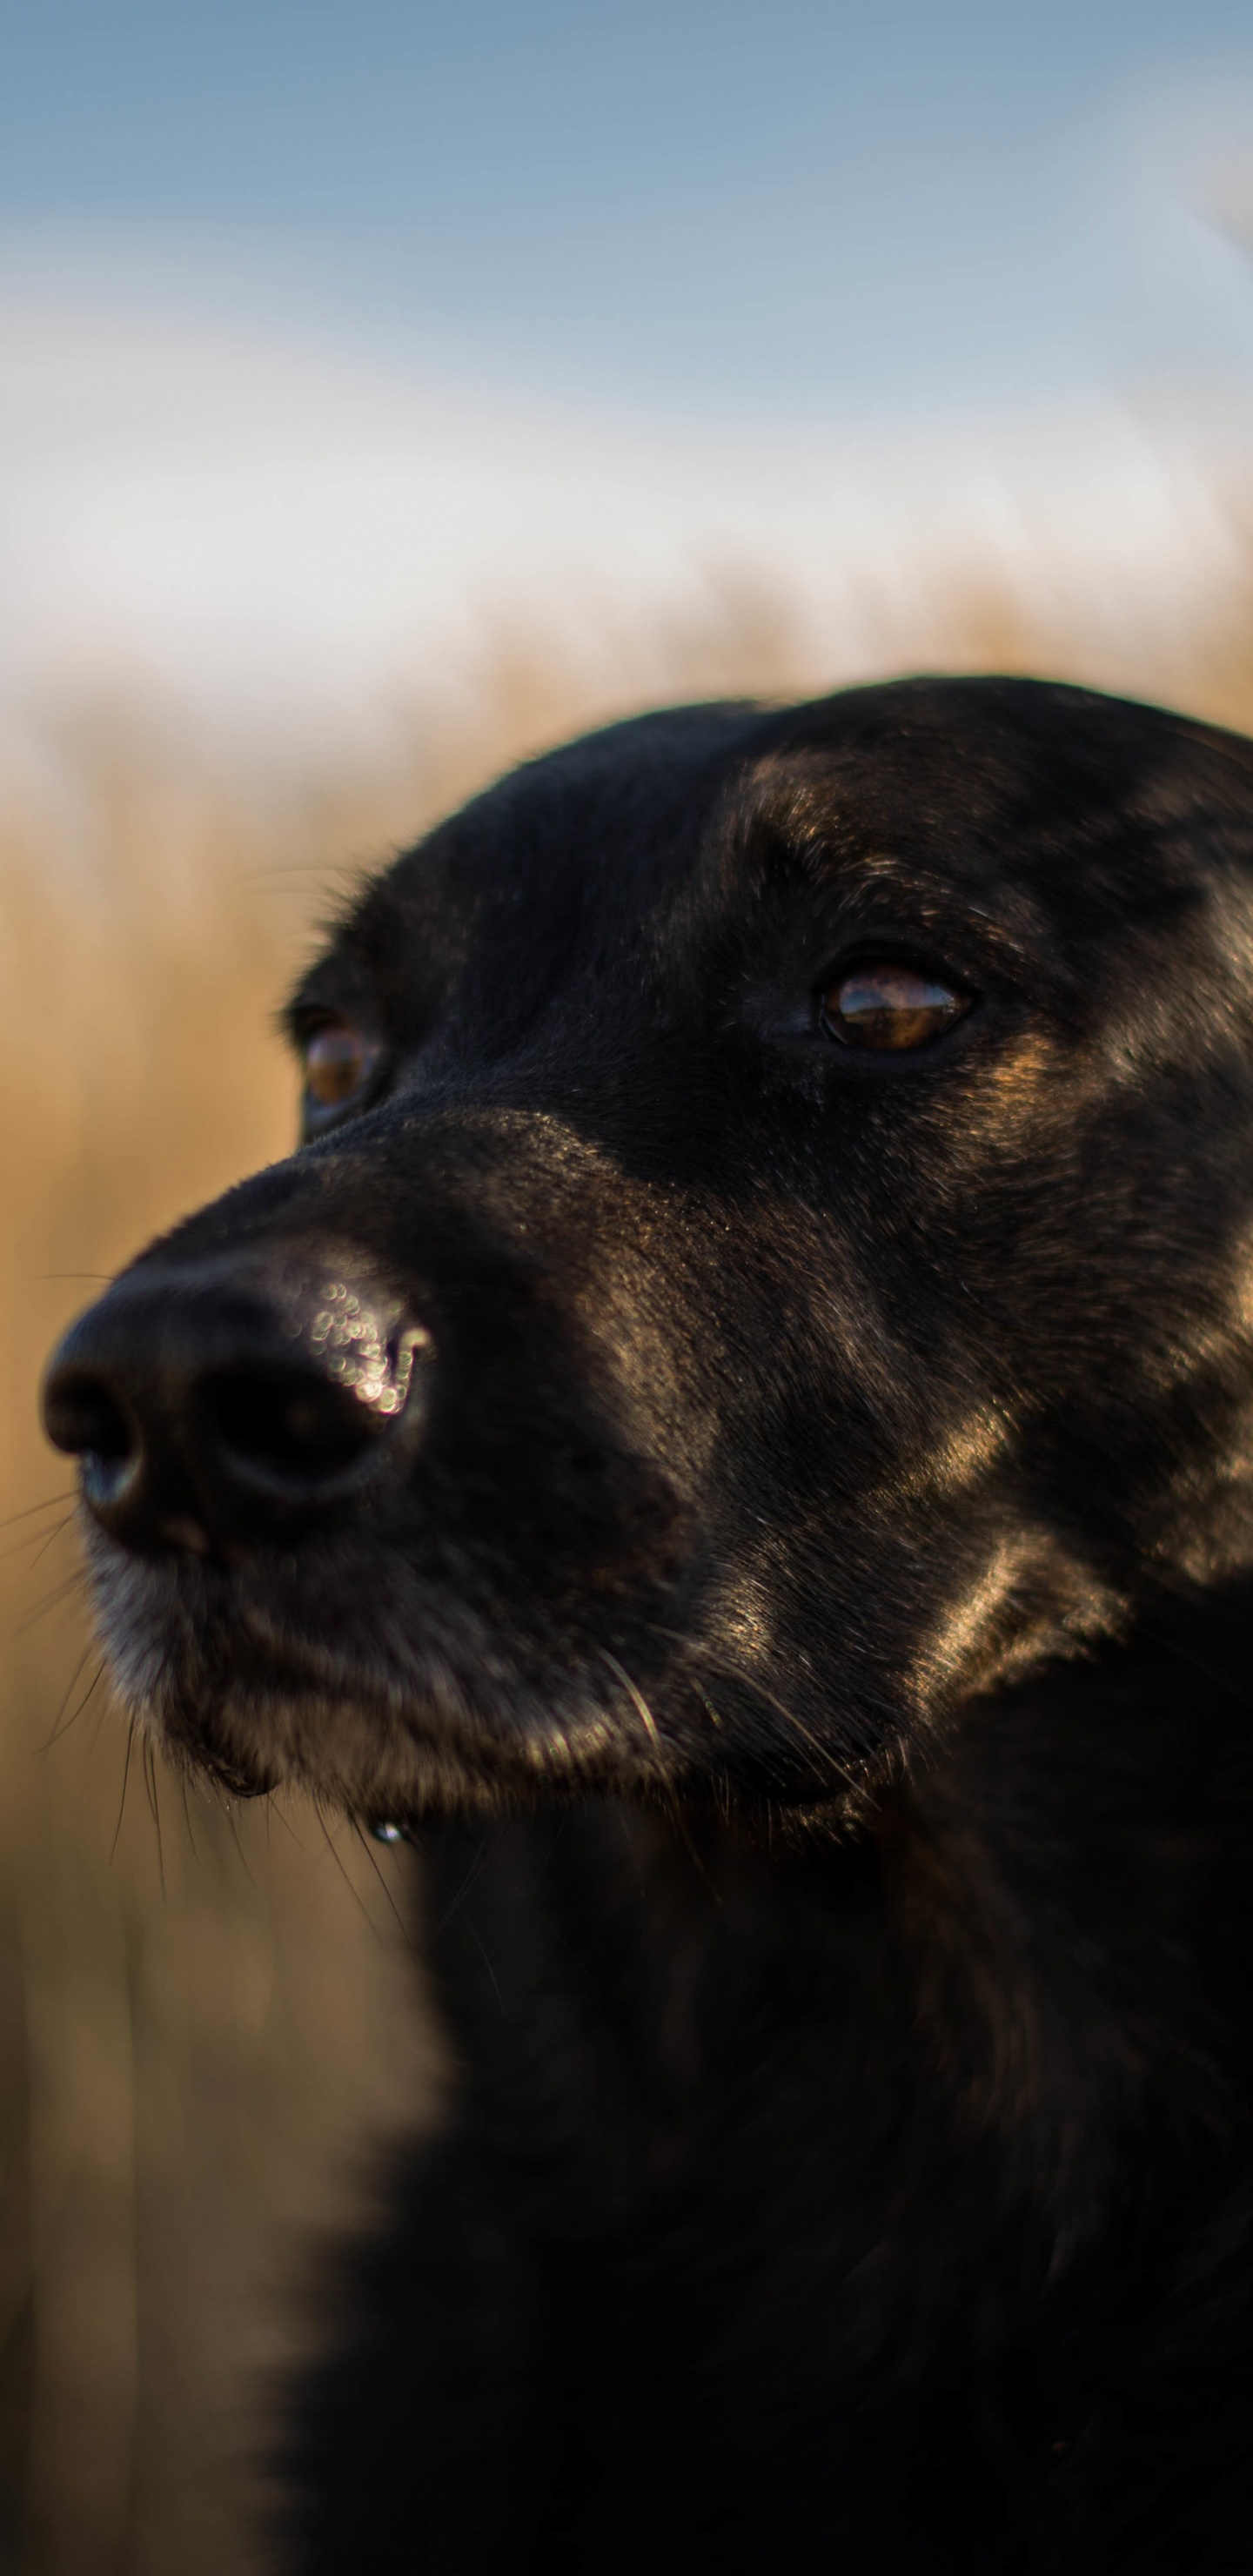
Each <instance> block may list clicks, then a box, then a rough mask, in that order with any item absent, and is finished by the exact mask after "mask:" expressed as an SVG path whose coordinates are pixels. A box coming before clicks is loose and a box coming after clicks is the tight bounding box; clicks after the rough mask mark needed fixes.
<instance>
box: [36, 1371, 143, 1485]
mask: <svg viewBox="0 0 1253 2576" xmlns="http://www.w3.org/2000/svg"><path fill="white" fill-rule="evenodd" d="M44 1419H45V1422H46V1425H47V1430H48V1437H49V1439H50V1440H51V1441H52V1442H53V1444H54V1446H55V1447H56V1448H58V1449H64V1450H65V1451H66V1452H67V1453H68V1455H69V1456H70V1457H72V1458H77V1459H78V1460H79V1462H80V1469H81V1474H82V1482H83V1492H84V1494H85V1495H86V1497H87V1500H88V1502H90V1503H96V1504H98V1505H102V1506H103V1505H106V1504H109V1503H112V1502H116V1500H117V1498H118V1496H119V1494H120V1493H121V1492H122V1491H123V1489H124V1487H125V1486H126V1485H127V1484H128V1483H129V1481H130V1479H131V1477H132V1475H133V1474H134V1472H135V1469H136V1467H137V1466H138V1464H139V1454H140V1443H139V1437H138V1434H137V1432H136V1430H135V1428H134V1426H133V1424H132V1423H130V1422H129V1421H128V1420H127V1417H126V1415H125V1414H124V1413H123V1411H122V1408H121V1406H120V1404H118V1403H117V1401H116V1399H115V1398H114V1397H113V1396H112V1395H111V1394H110V1393H109V1390H108V1388H107V1386H105V1385H104V1383H103V1381H102V1380H101V1379H99V1378H93V1377H87V1376H79V1375H78V1374H77V1373H70V1372H68V1371H66V1372H64V1373H63V1374H61V1375H60V1376H58V1377H55V1378H54V1379H53V1380H52V1382H51V1384H50V1386H49V1388H48V1392H47V1396H46V1399H45V1403H44Z"/></svg>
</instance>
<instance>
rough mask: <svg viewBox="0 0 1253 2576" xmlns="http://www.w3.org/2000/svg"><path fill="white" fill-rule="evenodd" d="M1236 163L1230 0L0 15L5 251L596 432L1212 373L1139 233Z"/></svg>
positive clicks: (0, 208) (1244, 73) (1242, 119)
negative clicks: (422, 359) (231, 290)
mask: <svg viewBox="0 0 1253 2576" xmlns="http://www.w3.org/2000/svg"><path fill="white" fill-rule="evenodd" d="M1207 120H1208V123H1207ZM1198 133H1199V134H1200V141H1199V142H1198V139H1197V137H1198ZM1224 133H1226V140H1225V141H1224V140H1223V136H1224ZM1214 134H1217V136H1218V138H1219V139H1218V142H1217V143H1215V142H1214V141H1213V140H1212V136H1213V135H1214ZM1250 147H1253V19H1251V17H1250V12H1249V8H1248V0H1187V5H1182V0H1048V5H1045V6H1041V5H1035V6H1028V5H1025V0H964V5H956V6H947V7H946V6H944V5H943V0H931V4H930V5H928V0H873V5H867V0H862V5H860V6H848V5H846V0H827V5H825V6H821V5H814V0H769V5H763V0H717V5H711V0H632V5H629V6H623V5H613V0H591V5H584V6H581V7H578V6H570V5H562V0H532V5H529V6H526V5H514V6H512V7H510V6H504V5H500V0H409V5H397V0H356V5H353V6H351V7H350V6H346V5H344V6H335V7H328V6H325V5H318V4H317V0H251V5H248V6H246V7H245V6H240V5H237V0H226V5H223V0H218V5H216V6H208V5H204V0H200V5H197V6H195V7H190V6H187V5H185V0H163V5H160V6H156V5H151V0H149V5H134V6H125V5H117V0H39V5H38V6H35V5H32V0H21V5H20V6H18V7H14V6H12V5H9V6H7V7H6V8H5V9H4V10H3V11H2V12H0V236H7V239H8V241H9V243H10V244H12V243H14V242H15V241H16V242H19V243H20V242H23V241H31V240H41V241H45V242H46V241H48V240H50V239H52V240H56V241H58V242H60V243H62V244H65V243H66V242H69V243H71V244H72V243H74V242H78V243H79V244H83V243H90V244H91V245H92V246H93V247H94V249H95V251H96V252H97V253H98V252H99V251H100V249H101V246H102V245H109V244H112V245H113V246H114V248H115V249H116V251H117V253H118V255H119V256H122V255H123V254H126V255H129V256H130V257H132V258H133V259H139V258H142V257H147V258H149V259H154V258H155V259H156V260H158V261H160V262H164V263H165V265H166V269H167V273H168V275H169V276H170V278H171V279H174V280H176V279H177V278H178V276H179V275H180V273H181V274H182V275H183V276H184V277H185V279H186V281H187V283H186V292H187V294H188V296H189V297H193V298H194V297H195V296H196V295H198V294H200V293H202V292H203V280H204V276H205V267H206V261H208V262H209V263H210V264H211V263H212V261H213V260H215V259H216V260H217V261H218V262H219V263H220V264H221V267H222V270H223V273H224V274H225V273H229V274H231V275H233V277H234V279H235V280H236V282H237V286H238V288H239V291H240V292H241V293H242V292H245V291H247V290H248V288H249V281H250V280H251V291H253V292H254V293H255V294H257V295H259V296H260V297H262V298H263V299H264V298H265V297H267V296H268V297H270V298H275V297H277V298H278V299H279V300H280V301H282V300H283V299H284V298H285V299H287V300H288V301H289V302H290V304H291V305H292V306H293V308H294V307H296V306H300V307H301V308H302V309H303V310H305V311H321V312H322V313H323V314H324V315H325V316H326V317H327V318H328V320H329V321H331V322H332V323H334V324H335V325H336V326H337V327H345V328H347V327H350V326H352V327H358V328H362V327H364V328H366V329H368V330H371V331H377V330H380V329H381V330H383V331H385V332H391V333H395V334H401V335H426V336H427V337H428V338H429V337H430V336H431V335H435V336H436V337H438V338H440V339H441V340H442V341H443V342H444V343H445V344H446V345H449V346H452V347H455V348H457V349H460V350H462V351H464V352H466V353H476V354H478V355H479V356H482V355H484V354H488V355H490V356H491V357H492V358H493V359H494V360H495V361H497V362H499V363H500V364H501V365H503V366H504V367H506V368H513V369H514V370H515V371H517V372H520V373H522V374H524V375H529V376H531V377H532V378H540V379H542V378H544V377H545V376H549V377H552V378H554V379H556V380H560V381H564V382H567V383H572V382H576V381H577V382H578V383H580V384H582V385H583V386H584V387H585V388H587V389H589V390H590V391H592V392H593V393H597V392H601V391H603V392H605V393H607V394H608V395H609V396H610V397H611V398H613V399H621V398H622V397H623V396H624V395H626V394H632V395H634V396H635V397H636V398H638V399H640V400H643V401H645V402H654V401H656V400H658V399H661V400H664V401H672V402H678V403H682V402H694V403H697V404H701V403H704V402H708V401H709V400H711V399H712V400H714V401H715V402H719V403H729V404H733V405H735V406H738V407H741V408H746V409H752V408H754V407H756V408H762V407H765V408H769V409H775V408H778V407H779V406H781V405H782V406H784V407H789V408H797V407H800V408H802V409H807V408H810V407H814V406H816V407H818V408H822V409H825V408H827V407H829V406H831V405H832V404H835V405H838V406H840V407H841V408H847V407H848V406H850V405H852V406H860V407H867V406H868V407H870V408H873V407H874V406H875V405H876V404H879V403H886V404H888V405H890V406H894V407H897V406H900V405H901V404H902V403H905V404H908V403H909V402H910V401H911V400H948V399H954V398H959V397H960V398H964V399H975V400H979V399H986V398H988V397H989V396H991V397H995V396H996V395H997V394H998V393H999V392H1001V391H1003V390H1005V389H1007V388H1008V389H1010V390H1014V389H1018V390H1020V391H1028V392H1029V391H1030V390H1031V389H1032V388H1033V387H1040V388H1044V387H1050V388H1054V389H1055V388H1056V387H1057V386H1058V385H1059V384H1064V383H1066V382H1067V381H1072V380H1075V381H1077V380H1085V379H1091V378H1092V377H1093V376H1095V375H1099V374H1101V373H1102V372H1103V371H1104V372H1106V373H1113V374H1117V372H1118V371H1119V370H1120V369H1122V370H1127V369H1132V370H1134V369H1137V368H1140V369H1142V368H1144V367H1153V366H1155V365H1167V364H1169V363H1171V362H1172V361H1173V360H1177V361H1178V362H1179V363H1180V364H1183V365H1195V366H1199V367H1202V368H1204V367H1208V366H1213V365H1221V364H1222V363H1224V362H1225V356H1226V355H1229V354H1230V353H1229V352H1227V351H1226V349H1225V340H1224V333H1225V329H1226V323H1225V319H1224V310H1223V308H1224V296H1225V289H1224V285H1223V277H1224V271H1223V266H1222V260H1221V257H1219V258H1218V259H1217V260H1216V265H1215V271H1214V278H1213V280H1212V281H1211V288H1212V291H1211V289H1206V290H1205V291H1204V292H1200V293H1199V292H1198V287H1197V280H1196V277H1195V275H1193V274H1191V273H1183V272H1181V273H1180V274H1179V275H1172V274H1171V266H1172V257H1173V254H1172V252H1171V249H1170V246H1169V244H1167V245H1166V246H1165V249H1164V250H1161V251H1160V255H1159V250H1157V249H1155V248H1154V245H1153V244H1152V243H1150V244H1149V246H1148V251H1147V253H1146V248H1145V238H1144V236H1145V230H1146V224H1147V228H1148V230H1149V231H1150V232H1151V231H1152V226H1153V220H1154V218H1153V214H1152V208H1151V206H1150V209H1149V213H1148V214H1147V216H1146V213H1145V202H1144V201H1145V198H1146V192H1147V197H1148V198H1149V199H1152V198H1153V192H1154V187H1155V186H1156V187H1157V190H1158V195H1159V196H1160V195H1161V194H1162V193H1164V194H1165V195H1166V196H1170V194H1171V192H1172V191H1174V192H1175V193H1176V194H1180V195H1181V196H1182V197H1183V199H1185V200H1186V199H1188V197H1189V194H1191V195H1192V196H1193V197H1195V195H1196V193H1197V188H1198V185H1199V189H1200V194H1201V196H1202V198H1203V197H1204V195H1205V184H1206V167H1205V165H1206V161H1207V157H1208V158H1212V157H1213V154H1214V153H1215V152H1216V151H1220V152H1221V153H1225V154H1226V155H1227V157H1228V159H1233V160H1235V161H1237V162H1238V160H1239V158H1240V155H1241V153H1244V155H1245V158H1246V164H1247V158H1248V154H1249V150H1250ZM1146 170H1147V176H1146ZM1235 292H1236V288H1235V287H1234V285H1233V287H1232V288H1231V293H1232V294H1233V295H1234V294H1235ZM1198 305H1201V306H1204V307H1205V309H1204V311H1200V310H1198ZM1211 307H1212V308H1213V309H1211ZM1237 336H1238V334H1237Z"/></svg>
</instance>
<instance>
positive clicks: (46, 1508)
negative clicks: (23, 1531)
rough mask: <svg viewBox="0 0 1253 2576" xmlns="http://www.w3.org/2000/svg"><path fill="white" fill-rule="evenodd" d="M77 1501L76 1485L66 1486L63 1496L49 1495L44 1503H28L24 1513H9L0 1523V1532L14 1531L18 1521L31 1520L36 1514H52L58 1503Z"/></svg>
mask: <svg viewBox="0 0 1253 2576" xmlns="http://www.w3.org/2000/svg"><path fill="white" fill-rule="evenodd" d="M77 1500H78V1487H77V1485H67V1486H66V1489H65V1492H64V1493H63V1494H49V1496H48V1498H47V1501H46V1502H42V1503H28V1504H27V1505H26V1508H25V1510H24V1511H21V1512H10V1513H9V1514H8V1516H7V1518H6V1519H5V1520H2V1521H0V1530H7V1529H14V1528H16V1525H17V1523H18V1522H19V1521H30V1520H33V1519H34V1517H35V1514H36V1512H52V1511H55V1510H56V1507H57V1504H58V1503H75V1502H77Z"/></svg>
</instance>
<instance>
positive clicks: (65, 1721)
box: [39, 1642, 107, 1753]
mask: <svg viewBox="0 0 1253 2576" xmlns="http://www.w3.org/2000/svg"><path fill="white" fill-rule="evenodd" d="M91 1652H92V1645H91V1643H90V1642H89V1643H88V1644H87V1645H85V1646H84V1648H83V1651H82V1653H81V1655H80V1656H79V1658H78V1662H77V1663H76V1664H75V1666H74V1670H73V1672H72V1673H71V1674H70V1678H69V1680H68V1682H67V1683H66V1686H65V1689H64V1691H63V1693H62V1695H61V1705H60V1707H59V1709H58V1710H57V1714H56V1720H55V1723H54V1725H53V1728H52V1732H51V1734H50V1735H48V1736H45V1738H44V1741H43V1743H42V1744H41V1745H40V1747H39V1750H40V1752H41V1753H51V1751H52V1748H53V1745H54V1744H59V1743H60V1741H61V1738H62V1736H63V1735H68V1734H69V1731H70V1728H71V1727H72V1726H74V1725H76V1724H77V1722H78V1720H79V1718H80V1717H81V1716H82V1713H83V1710H84V1709H85V1708H86V1706H87V1703H88V1701H89V1699H90V1698H91V1695H92V1693H93V1691H95V1690H98V1689H99V1686H100V1683H101V1682H102V1681H103V1679H104V1668H105V1663H106V1660H107V1658H106V1657H105V1656H104V1655H102V1656H101V1657H100V1661H99V1663H98V1664H97V1666H96V1669H95V1671H94V1673H93V1674H92V1677H91V1680H90V1681H89V1682H88V1684H87V1688H86V1690H85V1691H84V1692H83V1696H82V1698H81V1699H80V1700H79V1702H78V1705H77V1707H76V1708H75V1709H74V1710H73V1711H72V1712H71V1714H70V1716H69V1717H67V1716H66V1714H65V1711H66V1708H67V1706H68V1704H69V1699H70V1695H71V1693H72V1691H73V1689H74V1685H75V1683H76V1681H77V1680H78V1677H79V1674H80V1673H81V1671H82V1669H83V1666H84V1664H85V1663H86V1662H87V1661H88V1659H89V1657H90V1655H91Z"/></svg>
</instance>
